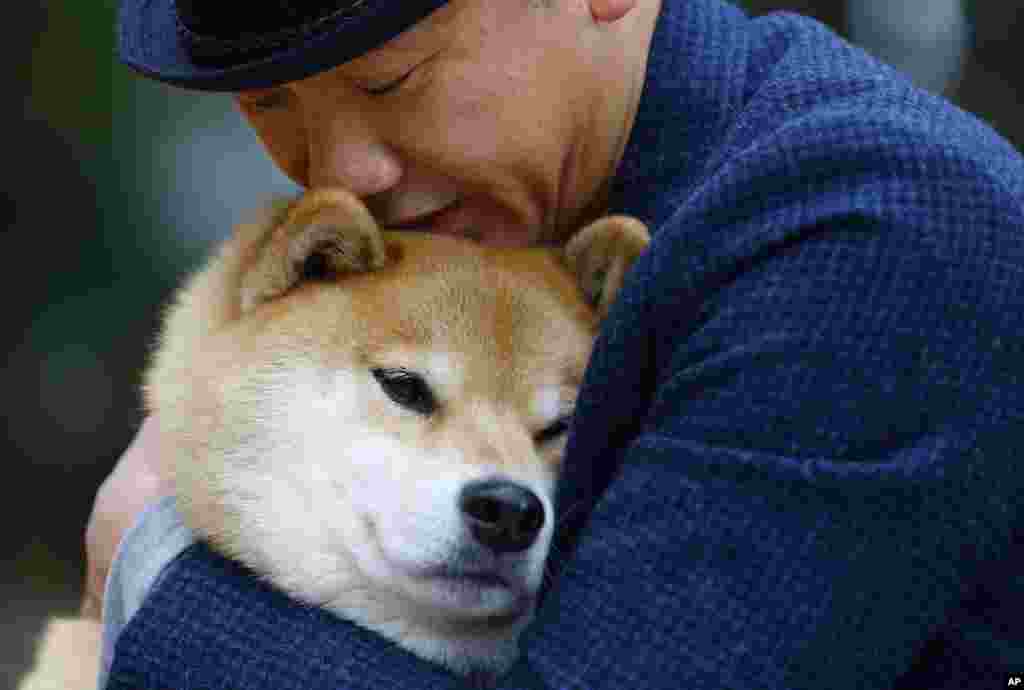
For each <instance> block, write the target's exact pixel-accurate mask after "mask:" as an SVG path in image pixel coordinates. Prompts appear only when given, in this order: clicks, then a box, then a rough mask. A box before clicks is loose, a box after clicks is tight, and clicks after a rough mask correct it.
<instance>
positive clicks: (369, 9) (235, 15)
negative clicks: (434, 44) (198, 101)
mask: <svg viewBox="0 0 1024 690" xmlns="http://www.w3.org/2000/svg"><path fill="white" fill-rule="evenodd" d="M447 1H448V0H322V1H320V2H317V1H315V0H256V2H244V3H242V2H231V1H230V0H122V3H121V12H120V16H119V20H118V46H119V50H120V56H121V60H122V61H123V62H124V63H125V64H127V65H128V66H129V67H132V68H133V69H136V70H138V71H139V72H141V73H143V74H145V75H146V76H148V77H152V78H154V79H159V80H160V81H164V82H168V83H170V84H175V85H177V86H183V87H185V88H190V89H202V90H205V91H242V90H245V89H256V88H265V87H269V86H276V85H278V84H282V83H284V82H289V81H295V80H297V79H302V78H304V77H308V76H310V75H313V74H316V73H317V72H320V71H323V70H325V69H329V68H331V67H335V66H337V65H340V64H342V63H343V62H347V61H349V60H351V59H353V58H356V57H359V56H360V55H362V54H363V53H366V52H368V51H370V50H372V49H374V48H376V47H378V46H380V45H381V44H383V43H384V42H386V41H387V40H389V39H391V38H394V37H395V36H397V35H398V34H400V33H401V32H403V31H405V30H406V29H408V28H409V27H411V26H412V25H413V24H415V23H416V22H418V21H420V20H421V19H423V18H424V17H426V16H427V15H429V14H430V13H431V12H433V11H434V10H436V9H437V8H439V7H441V6H442V5H444V4H445V3H446V2H447Z"/></svg>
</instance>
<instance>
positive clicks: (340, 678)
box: [108, 0, 1024, 690]
mask: <svg viewBox="0 0 1024 690" xmlns="http://www.w3.org/2000/svg"><path fill="white" fill-rule="evenodd" d="M613 200H614V201H613V210H614V211H620V212H626V213H630V214H633V215H636V216H638V217H640V218H642V219H643V220H645V221H647V222H648V223H649V224H650V225H651V227H652V229H653V231H654V240H653V242H652V245H651V247H650V249H649V250H648V251H647V252H646V253H645V254H644V255H643V256H642V257H641V258H640V259H639V261H638V263H637V265H636V266H635V267H634V269H633V271H632V273H631V275H630V278H629V280H628V281H627V284H626V285H625V287H624V289H623V292H622V293H621V297H620V299H619V300H618V302H617V303H616V305H615V307H614V308H613V310H612V313H611V314H610V316H609V318H608V320H607V321H606V324H605V327H604V329H603V332H602V334H601V336H600V338H599V341H598V344H597V347H596V349H595V352H594V356H593V359H592V361H591V365H590V368H589V370H588V373H587V376H586V380H585V382H584V386H583V390H582V392H581V396H580V400H579V405H578V409H577V418H576V420H575V423H574V428H573V432H572V435H571V438H570V444H569V448H568V451H567V455H566V460H565V473H564V477H563V479H562V481H561V483H560V487H559V491H560V505H561V506H562V509H563V511H564V510H565V509H567V508H570V507H571V509H572V510H571V511H569V515H568V517H566V518H565V519H564V522H563V524H564V525H565V529H564V530H563V531H562V533H561V543H560V545H559V547H560V548H559V551H558V552H557V553H558V556H557V557H556V558H555V560H554V562H553V563H552V566H553V567H554V568H555V569H556V571H557V573H558V576H557V577H556V578H555V579H554V584H553V585H552V587H551V589H550V590H549V591H547V592H546V595H545V598H544V601H543V605H542V606H541V608H540V611H539V614H538V619H537V620H536V622H535V624H534V625H533V626H532V627H531V628H530V630H529V631H528V632H527V634H526V636H525V640H524V650H525V653H524V657H523V659H522V661H521V662H520V663H519V664H518V665H517V666H516V667H515V669H514V671H513V672H512V674H511V675H510V676H509V677H507V678H506V679H505V681H504V683H503V685H502V686H501V687H502V688H509V689H512V688H517V689H519V688H551V689H555V688H587V689H592V690H602V689H613V688H614V689H616V690H631V689H640V688H664V689H666V690H668V689H671V690H678V689H679V688H687V689H688V690H699V689H707V690H725V689H731V690H739V689H741V688H742V689H759V690H774V689H781V688H794V689H795V688H808V689H814V690H820V689H829V690H841V689H844V688H851V689H857V690H866V689H867V690H870V689H880V690H881V689H886V690H888V689H905V690H912V689H918V688H920V689H927V690H940V689H942V688H948V689H949V690H954V689H955V690H966V689H975V688H977V689H979V690H982V689H984V688H989V687H992V688H1004V687H1006V684H1007V680H1008V674H1010V673H1013V672H1015V673H1017V674H1024V548H1022V547H1024V530H1022V527H1024V525H1022V517H1021V504H1022V502H1024V467H1021V466H1020V465H1021V464H1022V460H1024V450H1022V448H1024V442H1022V439H1021V431H1022V429H1024V333H1022V331H1024V163H1022V160H1021V158H1020V157H1019V155H1018V154H1017V152H1015V151H1014V150H1013V149H1012V148H1011V147H1010V146H1009V145H1008V144H1006V143H1005V142H1004V141H1003V140H1002V139H1000V138H999V137H998V136H996V135H995V134H994V133H993V132H992V131H991V130H990V129H989V128H988V127H986V126H985V125H983V124H981V123H980V122H978V121H977V120H976V119H974V118H973V117H971V116H969V115H966V114H965V113H963V112H961V111H959V110H957V109H956V108H954V107H953V106H951V105H949V104H948V103H946V102H943V101H941V100H939V99H937V98H934V97H931V96H929V95H927V94H924V93H922V92H920V91H917V90H915V89H914V88H913V87H912V86H910V85H909V84H908V83H907V82H906V81H904V80H903V79H902V78H900V77H899V76H898V75H896V74H895V73H893V72H892V71H890V70H889V69H887V68H885V67H883V66H881V65H879V64H878V63H876V62H874V61H873V60H871V59H870V58H868V57H867V56H866V55H865V54H864V53H862V52H860V51H859V50H856V49H854V48H852V47H850V46H849V45H847V44H845V43H843V42H842V41H840V40H839V39H837V38H836V37H835V36H834V35H832V34H831V33H829V32H828V31H827V30H826V29H824V28H823V27H821V26H820V25H818V24H816V23H814V22H812V21H809V20H806V19H803V18H800V17H797V16H793V15H773V16H769V17H766V18H760V19H756V20H753V19H749V18H747V17H746V16H744V15H743V14H742V13H741V12H740V11H739V10H737V9H735V8H734V7H732V6H731V5H728V4H726V3H724V2H723V1H722V0H665V3H664V8H663V10H662V16H661V17H660V19H659V23H658V26H657V29H656V34H655V37H654V41H653V46H652V50H651V58H650V62H649V67H648V79H647V84H646V86H645V89H644V92H643V97H642V101H641V104H640V110H639V113H638V116H637V120H636V126H635V128H634V132H633V135H632V138H631V140H630V142H629V144H628V148H627V151H626V154H625V158H624V160H623V162H622V164H621V167H620V169H619V171H618V174H617V177H616V180H615V186H614V194H613ZM457 687H462V685H460V681H458V680H457V679H455V678H454V677H452V676H450V675H449V674H448V673H447V672H445V671H444V670H442V669H440V668H437V667H434V666H431V665H429V664H427V663H425V662H422V661H420V660H418V659H416V658H414V657H413V656H412V655H410V654H408V653H406V652H404V651H402V650H400V649H398V648H396V647H394V646H393V645H391V644H389V643H387V642H385V641H383V640H382V639H381V638H378V637H377V636H375V635H373V634H371V633H368V632H365V631H363V630H361V629H359V628H357V627H355V626H353V625H351V624H349V623H347V622H344V621H340V620H337V619H335V618H333V617H331V616H329V615H328V614H325V613H323V612H321V611H319V610H316V609H310V608H306V607H302V606H299V605H297V604H294V603H292V602H290V601H289V600H288V599H287V598H285V597H284V596H283V595H282V594H280V593H279V592H276V591H274V590H273V589H271V588H269V587H268V586H266V585H265V584H263V583H261V582H260V581H259V580H257V579H256V578H254V577H252V576H250V575H249V574H248V573H246V572H245V571H244V570H243V569H242V568H240V567H239V566H238V565H237V564H234V563H232V562H230V561H227V560H224V559H222V558H220V557H219V556H217V555H215V554H213V553H212V552H210V551H209V550H208V549H207V548H206V547H205V546H203V545H201V544H200V545H196V546H193V547H191V548H189V549H188V550H186V551H185V552H184V554H182V556H180V557H179V558H178V559H176V560H175V561H174V562H173V563H172V564H171V565H170V566H168V568H167V569H166V571H165V572H164V575H163V577H162V578H161V579H160V580H159V581H158V582H157V584H156V585H155V586H154V588H153V589H152V590H151V592H150V594H149V596H148V598H147V599H146V601H145V603H144V605H143V606H142V608H141V609H140V610H139V611H138V613H137V614H136V615H135V616H134V617H133V618H132V619H131V621H130V622H129V624H128V625H127V627H126V628H125V629H124V631H123V633H122V634H121V636H120V638H119V640H118V643H117V653H116V656H115V658H114V663H113V667H112V670H111V675H110V682H109V684H108V688H110V689H112V690H128V689H130V690H140V689H147V690H167V689H170V688H174V689H175V690H193V689H198V688H205V689H208V690H213V689H216V688H225V689H226V688H233V689H235V690H243V689H248V688H252V689H260V690H262V689H264V688H266V689H271V688H273V689H274V690H288V689H296V690H297V689H302V690H318V689H321V688H322V689H326V688H332V689H339V688H345V689H367V690H369V689H374V690H379V689H381V688H403V689H407V690H415V689H417V688H457Z"/></svg>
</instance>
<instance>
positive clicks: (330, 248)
mask: <svg viewBox="0 0 1024 690" xmlns="http://www.w3.org/2000/svg"><path fill="white" fill-rule="evenodd" d="M278 218H279V219H280V220H279V222H278V224H277V226H276V227H274V228H273V229H272V231H271V232H270V236H269V238H268V239H267V240H266V241H265V243H264V244H263V246H262V247H261V248H260V249H259V250H258V253H257V256H256V257H255V258H254V260H253V261H252V263H250V265H249V266H248V268H247V269H244V270H243V275H242V278H241V285H240V292H241V294H240V304H241V308H242V312H243V313H245V312H248V311H249V310H250V309H252V308H253V307H255V306H256V305H258V304H261V303H263V302H267V301H269V300H272V299H274V298H276V297H279V296H281V295H283V294H284V293H285V292H287V291H288V290H290V289H291V288H293V287H294V286H295V285H297V284H298V283H300V282H302V281H304V280H327V279H330V278H332V277H335V276H339V275H342V274H345V273H362V272H367V271H373V270H376V269H379V268H381V267H383V266H384V265H385V263H387V252H386V251H385V248H384V240H383V238H382V237H381V232H380V228H379V227H378V226H377V223H376V221H374V219H373V216H372V215H371V214H370V211H369V210H368V209H367V208H366V206H364V205H363V203H362V202H361V201H360V200H359V199H358V198H356V197H355V196H353V195H352V194H350V193H349V192H346V191H344V190H341V189H321V190H317V191H314V192H309V193H307V194H305V195H303V196H302V197H300V198H299V199H298V200H297V201H295V202H294V203H293V204H292V205H291V206H290V207H289V208H288V209H287V210H286V211H285V212H284V213H283V214H280V215H279V216H278Z"/></svg>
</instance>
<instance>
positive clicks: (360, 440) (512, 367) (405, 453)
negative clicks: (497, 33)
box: [147, 190, 647, 671]
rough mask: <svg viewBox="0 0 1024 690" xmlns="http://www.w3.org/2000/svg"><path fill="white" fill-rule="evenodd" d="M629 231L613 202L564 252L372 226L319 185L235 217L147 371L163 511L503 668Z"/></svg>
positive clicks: (359, 607) (457, 657)
mask: <svg viewBox="0 0 1024 690" xmlns="http://www.w3.org/2000/svg"><path fill="white" fill-rule="evenodd" d="M646 243H647V232H646V230H645V229H644V228H643V226H642V225H641V224H639V223H638V222H637V221H634V220H631V219H627V218H621V217H618V218H614V217H613V218H606V219H602V220H599V221H597V222H595V223H594V224H592V225H590V226H588V227H587V228H585V229H584V230H583V231H581V232H580V233H579V234H578V235H577V236H576V237H575V238H574V239H573V240H572V241H571V242H570V243H569V245H568V247H566V248H565V249H564V250H559V249H554V248H530V249H507V248H505V249H498V248H489V247H482V246H479V245H476V244H473V243H470V242H468V241H463V240H457V239H454V238H449V237H439V236H430V235H426V234H423V233H392V232H385V233H382V232H381V231H380V230H379V229H378V228H377V226H376V224H375V223H374V221H373V219H372V217H371V216H370V215H369V213H368V212H367V211H366V209H365V207H363V205H362V204H361V203H360V202H359V201H358V200H357V199H355V198H354V197H352V196H351V195H349V194H347V193H345V192H341V191H336V190H330V191H318V192H314V193H310V194H307V195H306V196H304V197H302V198H300V199H299V200H297V201H296V202H294V203H291V204H289V205H287V206H284V207H282V208H279V209H277V211H276V212H275V213H274V214H273V215H272V217H271V218H270V219H269V220H268V221H267V222H265V223H262V224H254V225H251V226H247V227H243V228H241V229H240V231H239V232H238V233H237V235H236V236H235V237H234V238H233V240H232V241H231V242H229V243H228V244H227V245H226V247H225V248H224V250H223V251H222V252H221V254H220V255H219V257H217V258H216V259H215V260H214V261H213V262H212V263H211V264H210V266H208V268H207V269H206V270H205V271H204V272H202V273H200V274H199V275H198V276H197V277H196V278H195V279H193V281H192V282H191V284H190V285H189V286H188V287H187V288H186V289H185V290H184V291H183V292H182V293H181V296H180V298H179V301H178V304H177V306H176V307H175V308H174V309H172V310H171V312H170V314H169V317H168V321H167V326H166V328H165V331H164V336H163V340H162V343H161V347H160V349H159V351H158V353H157V356H156V358H155V360H154V366H153V367H152V368H151V370H150V373H149V378H148V384H147V399H148V402H149V404H150V406H151V408H152V409H153V410H154V411H155V412H157V413H158V418H159V419H160V420H161V421H160V423H161V425H162V426H163V427H164V428H165V430H167V431H168V432H169V433H170V435H171V438H172V439H173V440H174V441H175V443H176V444H177V446H178V451H179V453H180V454H181V455H180V459H179V461H178V463H177V466H176V478H177V481H178V493H179V502H180V505H181V507H182V510H183V512H184V514H185V516H186V519H187V520H188V522H189V523H190V524H191V525H192V526H193V527H194V528H195V529H197V530H199V531H200V532H201V533H203V534H204V535H206V536H207V537H208V538H209V539H210V540H211V541H212V542H213V543H214V544H215V545H217V546H218V547H220V548H221V550H223V551H226V552H227V553H228V554H230V555H232V556H235V557H237V558H238V559H240V560H241V561H243V562H245V563H247V564H248V565H250V566H251V567H253V568H254V569H256V570H257V571H259V572H262V573H264V574H266V575H268V576H269V577H270V579H271V580H272V581H273V582H274V583H276V584H277V585H278V586H280V587H282V588H284V589H285V590H287V591H288V592H290V593H292V594H293V595H295V596H297V597H299V598H301V599H303V600H305V601H309V602H312V603H315V604H319V605H323V606H326V607H328V608H330V609H333V610H335V611H337V612H339V613H341V614H343V615H344V616H345V617H347V618H350V619H352V620H355V621H356V622H359V623H361V624H363V625H365V626H367V627H369V628H371V629H374V630H376V631H378V632H380V633H382V634H384V635H386V636H388V637H390V638H392V639H394V640H396V641H398V642H399V643H401V644H403V645H405V646H406V647H408V648H409V649H411V650H413V651H414V652H416V653H418V654H420V655H421V656H424V657H426V658H429V659H433V660H435V661H441V662H443V663H446V664H448V665H449V666H451V667H452V668H454V669H455V670H458V671H466V670H469V669H470V668H476V667H490V668H494V669H500V668H502V667H504V666H506V665H507V664H508V663H509V662H510V661H511V660H512V658H514V655H515V650H516V636H517V634H518V632H519V631H520V630H521V629H522V627H523V626H524V625H525V623H526V622H527V621H528V619H529V617H530V614H531V612H532V609H533V606H534V602H535V598H536V595H537V592H538V589H539V587H540V584H541V577H542V573H543V566H544V560H545V558H546V556H547V552H548V548H549V544H550V541H551V536H552V532H553V529H554V527H555V512H554V507H553V505H552V498H553V492H554V482H555V478H556V473H557V467H558V464H559V459H560V456H561V453H562V450H563V448H564V445H565V438H566V432H567V430H568V425H569V422H570V417H571V415H572V411H573V406H574V401H575V397H576V391H577V388H578V386H579V384H580V381H581V379H582V376H583V372H584V368H585V367H586V364H587V359H588V357H589V354H590V349H591V346H592V342H593V339H594V336H595V333H596V330H597V327H598V324H599V321H600V318H601V316H602V315H603V313H604V311H605V310H606V309H607V308H608V305H609V304H610V303H611V302H612V300H613V299H614V298H615V293H616V291H617V290H618V288H619V286H620V285H621V283H622V280H623V277H624V274H625V271H626V269H628V267H629V265H630V264H631V263H632V261H633V260H634V259H635V258H636V256H637V255H638V254H639V253H640V251H641V250H642V249H643V247H644V246H645V245H646Z"/></svg>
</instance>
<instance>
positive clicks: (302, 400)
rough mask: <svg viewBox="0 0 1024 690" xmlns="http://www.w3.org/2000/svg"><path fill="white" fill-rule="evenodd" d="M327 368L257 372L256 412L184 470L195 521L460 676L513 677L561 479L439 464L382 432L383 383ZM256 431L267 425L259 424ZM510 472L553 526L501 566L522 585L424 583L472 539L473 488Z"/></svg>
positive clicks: (286, 585) (496, 563) (224, 545)
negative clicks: (375, 417) (375, 412)
mask: <svg viewBox="0 0 1024 690" xmlns="http://www.w3.org/2000/svg"><path fill="white" fill-rule="evenodd" d="M327 376H328V378H326V379H325V378H324V377H325V373H324V372H323V371H317V370H316V369H315V368H313V367H291V368H278V369H275V370H267V371H265V372H263V374H262V375H254V374H252V373H250V374H249V377H250V378H249V380H248V381H247V384H246V385H247V386H249V387H250V389H249V393H250V394H252V393H254V392H256V391H257V390H259V389H262V391H260V392H259V393H258V394H256V395H249V396H247V397H248V398H249V401H250V403H251V407H250V408H249V409H248V410H246V411H245V412H244V414H242V415H240V418H239V420H238V422H237V423H236V424H233V425H232V429H233V432H232V433H231V434H230V436H229V437H225V438H222V439H220V440H219V441H218V442H216V443H215V444H213V445H211V446H207V447H206V450H207V451H208V452H210V453H211V457H207V458H193V459H189V461H187V462H184V463H182V464H181V465H180V466H179V467H178V476H177V480H178V482H179V496H180V499H179V500H180V505H181V508H182V510H183V512H184V513H185V515H186V519H187V521H188V522H190V523H191V524H193V525H196V526H198V527H199V528H200V529H201V530H202V531H203V532H205V533H206V534H207V536H209V537H210V538H211V540H212V541H214V543H215V544H216V545H217V546H218V547H219V548H220V549H221V550H223V551H225V552H227V553H229V554H231V555H232V556H234V557H236V558H237V559H238V560H240V561H242V562H243V563H246V564H247V565H249V566H250V567H251V568H253V569H254V570H255V571H257V572H260V573H263V574H265V575H266V576H267V577H268V578H269V580H270V581H271V582H273V583H274V584H275V585H276V586H278V587H279V588H281V589H282V590H284V591H286V592H288V593H289V594H290V595H292V596H294V597H296V598H298V599H300V600H302V601H306V602H308V603H311V604H314V605H318V606H322V607H324V608H326V609H328V610H330V611H332V612H333V613H335V614H337V615H339V616H340V617H342V618H345V619H348V620H351V621H352V622H354V623H357V624H359V625H362V626H364V627H366V628H368V629H370V630H373V631H375V632H377V633H379V634H381V635H383V636H384V637H386V638H388V639H390V640H392V641H394V642H396V643H398V644H399V645H401V646H403V647H405V648H406V649H408V650H409V651H411V652H413V653H415V654H417V655H418V656H420V657H422V658H424V659H427V660H429V661H433V662H438V663H442V664H444V665H446V666H448V667H449V668H450V669H452V670H453V671H455V672H457V673H463V674H466V673H472V672H478V671H481V670H482V671H487V672H495V673H501V672H502V671H505V670H507V669H508V667H509V666H510V665H511V664H512V663H513V662H514V660H515V658H516V657H517V655H518V643H517V638H518V636H519V634H520V632H521V631H522V629H523V628H524V627H525V626H526V625H527V623H528V622H529V620H530V618H531V616H532V611H533V606H534V604H533V597H534V595H535V594H536V592H537V590H538V588H539V585H540V581H541V577H542V572H543V563H544V558H545V556H546V554H547V550H548V545H549V544H550V541H551V535H552V531H553V530H552V523H553V522H554V520H553V506H552V504H551V499H550V496H551V495H552V493H553V476H552V472H551V470H550V469H549V468H545V466H544V465H543V464H542V463H540V462H538V463H537V464H535V465H534V464H531V463H525V464H524V465H522V466H520V467H517V468H515V472H516V475H515V476H509V474H508V470H507V469H506V470H503V471H500V472H499V469H498V468H488V467H486V466H481V465H479V464H470V463H468V462H464V461H463V459H462V458H460V457H459V453H458V451H457V450H453V449H448V450H437V451H435V452H434V453H425V452H424V450H423V447H422V446H421V445H420V444H418V443H403V442H402V441H400V440H397V439H395V438H393V437H392V436H390V435H388V434H385V433H380V432H379V431H375V430H373V429H371V428H368V424H367V420H366V418H365V416H364V415H362V414H361V413H360V410H362V409H366V407H367V405H368V404H369V403H370V400H369V399H370V398H372V397H373V396H379V395H381V393H380V391H379V387H378V386H377V385H376V384H375V383H374V382H373V380H372V377H370V376H369V375H366V376H359V375H353V374H351V373H342V374H338V373H332V374H330V375H327ZM247 420H257V421H255V422H250V421H247ZM495 474H501V475H503V476H509V478H511V479H514V480H515V481H517V482H520V483H522V484H524V485H526V486H528V487H529V488H531V489H532V490H533V491H534V492H535V493H536V495H537V496H539V497H540V499H541V502H542V503H543V505H544V509H545V514H546V520H545V526H544V528H543V529H542V531H541V534H540V535H538V538H537V541H536V542H535V543H534V544H533V545H532V546H531V547H530V548H529V549H527V550H525V551H523V552H521V553H516V554H505V555H502V556H500V557H497V558H491V559H490V561H491V564H492V566H493V567H494V568H495V572H496V573H498V574H500V576H501V578H502V579H503V580H504V581H505V582H507V583H508V585H509V586H508V587H502V586H499V585H495V586H493V587H489V586H475V585H473V584H472V583H469V584H466V583H463V584H462V585H460V584H458V583H457V581H454V580H453V581H451V585H452V586H451V587H448V586H447V585H446V581H445V580H443V579H440V578H436V577H435V578H429V577H424V576H423V575H422V573H424V572H425V571H426V572H429V570H430V569H431V568H432V567H434V568H437V567H444V566H446V565H447V564H450V563H453V562H457V561H458V557H459V554H460V553H463V552H465V551H466V550H467V549H469V548H471V545H472V538H471V537H470V536H469V535H468V533H467V530H466V527H465V526H464V524H463V522H462V519H461V517H460V515H459V511H458V509H457V505H458V500H457V496H458V492H459V489H460V487H462V486H463V485H464V484H465V483H466V482H467V481H472V480H476V479H481V478H486V477H489V476H494V475H495Z"/></svg>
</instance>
